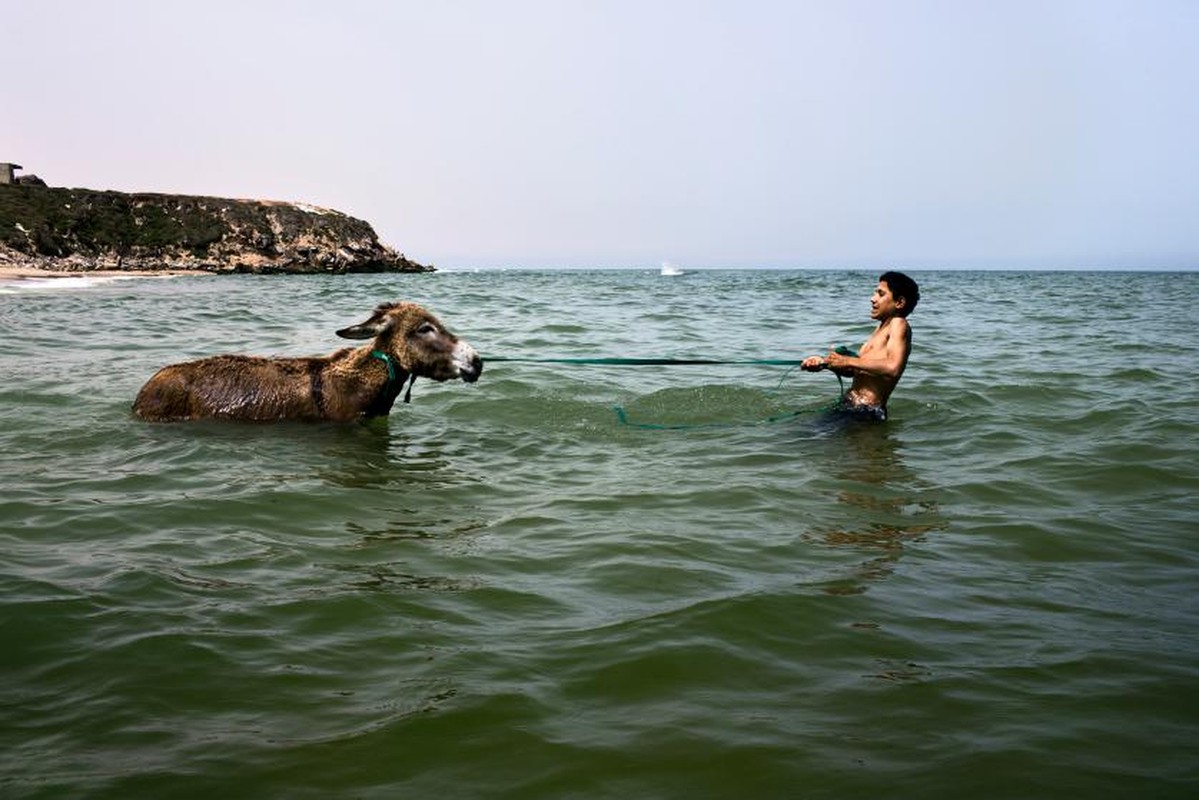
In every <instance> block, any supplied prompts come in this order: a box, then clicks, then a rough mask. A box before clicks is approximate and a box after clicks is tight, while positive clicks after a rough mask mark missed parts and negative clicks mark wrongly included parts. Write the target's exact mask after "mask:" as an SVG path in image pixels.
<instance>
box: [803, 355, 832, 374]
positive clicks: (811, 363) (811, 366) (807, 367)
mask: <svg viewBox="0 0 1199 800" xmlns="http://www.w3.org/2000/svg"><path fill="white" fill-rule="evenodd" d="M827 366H828V362H827V361H826V360H825V359H823V358H821V357H820V356H809V357H808V358H805V359H804V360H803V363H802V364H800V365H799V368H800V369H802V370H804V371H805V372H819V371H820V370H822V369H824V368H825V367H827Z"/></svg>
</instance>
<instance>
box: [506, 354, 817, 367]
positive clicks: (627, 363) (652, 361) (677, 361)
mask: <svg viewBox="0 0 1199 800" xmlns="http://www.w3.org/2000/svg"><path fill="white" fill-rule="evenodd" d="M483 361H484V362H485V363H490V362H492V361H509V362H514V363H522V364H584V365H595V364H598V365H604V366H617V367H662V366H686V365H694V364H763V365H768V366H776V367H797V366H799V365H800V364H802V363H803V361H802V360H796V359H789V358H756V359H744V360H732V361H726V360H720V359H714V358H516V357H508V356H488V357H486V358H484V359H483Z"/></svg>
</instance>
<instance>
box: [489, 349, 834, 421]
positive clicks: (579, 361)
mask: <svg viewBox="0 0 1199 800" xmlns="http://www.w3.org/2000/svg"><path fill="white" fill-rule="evenodd" d="M836 352H838V353H840V354H842V355H847V356H857V353H856V352H855V351H853V350H851V349H850V348H848V347H845V346H841V347H838V348H836ZM483 360H484V362H495V361H506V362H509V363H520V364H575V365H581V366H615V367H657V366H667V367H673V366H693V365H705V364H706V365H730V364H731V365H738V366H778V367H791V369H789V370H787V371H786V372H785V373H784V374H783V377H782V378H781V379H780V380H779V383H778V385H777V386H776V387H775V388H774V391H775V392H778V391H779V389H781V388H782V385H783V382H784V381H786V380H787V378H788V377H789V376H790V375H791V373H792V372H794V371H795V368H796V367H799V366H800V365H801V364H803V359H791V358H750V359H714V358H609V357H603V358H521V357H515V356H491V357H487V358H484V359H483ZM837 383H838V384H839V385H840V386H841V396H844V394H845V384H844V383H842V382H841V376H840V375H837ZM837 402H838V401H834V402H831V403H828V402H822V403H820V404H818V405H815V406H811V407H806V408H799V409H796V410H794V411H787V412H785V413H782V414H773V415H771V416H769V417H767V418H766V419H762V420H756V421H754V422H742V423H733V422H704V423H673V424H667V423H653V422H633V421H632V420H630V419H629V414H628V412H627V411H626V410H625V409H624V406H621V405H614V406H612V411H613V412H615V413H616V419H617V420H618V421H619V422H620V424H621V425H625V426H628V427H630V428H640V429H641V430H653V431H678V430H698V429H704V428H708V429H711V428H741V427H755V426H760V425H773V424H775V423H779V422H786V421H788V420H792V419H795V418H796V417H798V416H800V415H802V414H813V413H819V412H821V411H827V410H829V409H831V408H833V407H834V406H836V404H837Z"/></svg>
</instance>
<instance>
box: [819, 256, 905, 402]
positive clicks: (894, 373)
mask: <svg viewBox="0 0 1199 800" xmlns="http://www.w3.org/2000/svg"><path fill="white" fill-rule="evenodd" d="M919 301H920V289H919V287H918V286H916V282H915V281H914V280H912V279H911V278H909V277H908V276H907V275H904V274H903V273H902V272H885V273H883V275H882V276H880V277H879V279H878V286H877V287H876V288H875V290H874V295H873V296H872V297H871V298H870V318H871V319H876V320H878V327H877V328H875V330H874V333H872V334H870V338H869V339H867V340H866V343H865V344H863V345H862V349H861V350H860V351H859V352H858V355H857V356H847V355H842V354H840V353H837V352H835V351H833V352H830V353H829V354H828V355H827V356H812V357H811V358H806V359H804V361H803V364H802V365H801V368H802V369H805V370H807V371H808V372H819V371H820V370H822V369H830V370H832V371H833V372H835V373H836V374H837V375H841V376H843V377H851V376H852V377H853V386H851V387H850V389H849V391H848V392H846V393H845V396H844V397H842V398H841V405H840V406H839V407H838V410H842V411H847V412H849V413H851V414H853V415H854V416H861V417H863V418H866V419H877V420H885V419H886V418H887V398H889V397H890V396H891V392H893V391H895V385H896V384H897V383H899V378H900V376H902V375H903V371H904V368H905V367H907V365H908V355H909V354H911V352H912V329H911V328H910V327H909V326H908V321H907V316H908V314H911V313H912V311H913V310H914V309H915V308H916V303H918V302H919Z"/></svg>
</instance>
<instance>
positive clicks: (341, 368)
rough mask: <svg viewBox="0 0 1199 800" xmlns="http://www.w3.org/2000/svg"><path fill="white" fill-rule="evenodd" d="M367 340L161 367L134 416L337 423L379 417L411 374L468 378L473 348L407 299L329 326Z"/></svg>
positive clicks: (477, 364) (475, 358)
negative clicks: (297, 353)
mask: <svg viewBox="0 0 1199 800" xmlns="http://www.w3.org/2000/svg"><path fill="white" fill-rule="evenodd" d="M337 335H338V336H341V337H342V338H344V339H373V340H374V341H372V342H371V343H370V344H368V345H364V346H362V347H353V348H351V347H347V348H343V349H341V350H338V351H337V352H335V353H331V354H329V355H327V356H314V357H310V358H260V357H257V356H236V355H221V356H213V357H211V358H203V359H200V360H198V361H188V362H185V363H182V364H172V365H170V366H167V367H163V368H162V369H160V370H159V371H158V372H157V373H155V374H154V376H153V377H151V378H150V380H148V381H147V382H146V385H145V386H143V387H142V389H141V391H140V392H138V394H137V399H136V400H134V401H133V413H134V414H136V415H137V416H138V417H141V418H142V419H144V420H150V421H154V422H178V421H184V420H195V419H213V418H215V419H232V420H247V421H253V422H270V421H275V420H306V421H332V422H344V421H349V420H360V419H369V418H371V417H380V416H386V415H387V414H388V413H389V412H390V411H391V406H392V404H394V403H395V400H396V397H398V396H399V394H400V390H401V388H402V387H403V385H404V382H405V381H408V396H406V397H405V398H404V402H408V400H409V397H411V394H412V383H414V382H415V381H416V379H417V377H418V376H419V377H422V378H431V379H433V380H435V381H447V380H451V379H453V378H461V379H462V380H464V381H466V382H467V383H474V382H475V381H477V380H478V379H479V375H480V374H481V373H482V372H483V360H482V359H481V358H479V354H478V353H476V352H475V349H474V348H473V347H471V346H470V345H469V344H467V343H466V342H464V341H461V340H460V339H458V337H456V336H455V335H454V334H452V333H450V331H449V330H447V329H446V328H445V326H444V325H442V324H441V322H439V321H438V319H437V318H436V317H434V316H433V315H432V314H430V313H429V312H428V311H426V310H425V309H424V308H422V307H421V306H419V305H417V304H416V303H403V302H401V303H384V304H382V305H380V306H379V307H378V308H376V309H375V313H374V314H372V315H371V317H370V318H369V319H367V320H366V321H365V322H363V323H361V324H358V325H351V326H350V327H348V328H342V329H341V330H339V331H337Z"/></svg>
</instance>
